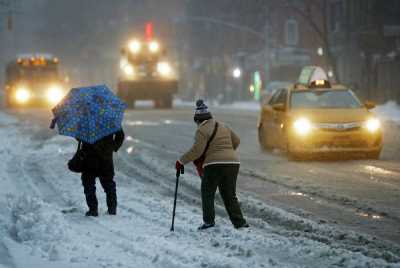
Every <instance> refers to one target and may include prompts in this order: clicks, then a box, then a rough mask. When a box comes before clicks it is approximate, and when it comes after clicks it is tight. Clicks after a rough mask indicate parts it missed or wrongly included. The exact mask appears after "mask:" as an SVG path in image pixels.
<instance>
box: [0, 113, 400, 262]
mask: <svg viewBox="0 0 400 268" xmlns="http://www.w3.org/2000/svg"><path fill="white" fill-rule="evenodd" d="M38 113H40V112H38ZM29 116H31V115H29V113H26V114H24V116H21V113H19V114H17V116H15V115H7V114H4V113H0V139H1V145H0V156H1V160H2V161H0V170H1V172H0V267H1V268H3V267H7V268H8V267H18V268H19V267H45V268H47V267H330V266H334V267H400V247H399V246H398V245H396V244H392V243H390V242H385V241H384V240H382V239H379V237H378V238H376V237H373V236H370V235H366V234H362V233H358V232H354V231H350V230H349V228H347V226H345V225H342V224H333V223H332V222H329V221H326V220H317V217H313V216H310V215H308V214H309V213H307V209H309V211H313V209H312V206H316V205H312V204H314V203H317V201H318V202H321V203H322V205H324V202H325V203H329V204H331V203H333V204H335V205H336V206H338V207H340V208H346V207H347V206H344V205H343V206H341V205H340V202H336V201H338V200H336V201H335V198H339V197H341V196H344V197H347V198H348V195H351V194H355V193H357V192H358V191H356V189H353V190H351V189H349V191H348V192H346V191H344V192H340V191H343V189H342V188H343V187H344V186H343V185H344V184H345V183H346V182H340V180H341V178H342V177H344V176H349V174H352V172H354V174H355V175H354V177H352V178H349V179H351V180H354V182H353V184H354V185H357V186H360V187H364V190H365V191H368V190H369V189H370V187H372V186H371V185H368V183H367V182H364V181H361V179H360V178H361V175H360V174H363V173H362V172H364V173H365V171H363V167H364V165H367V164H368V165H370V166H373V167H375V168H377V167H381V169H382V170H384V171H387V170H389V171H392V172H399V170H398V166H397V167H396V166H395V163H398V162H396V161H397V160H393V159H395V158H390V159H387V160H385V161H382V163H381V162H379V161H378V162H367V163H365V162H363V161H354V162H353V161H351V162H350V163H348V162H344V163H340V162H339V163H337V162H334V163H331V162H328V163H288V162H287V160H286V159H285V158H284V156H282V155H280V154H279V153H278V154H265V153H262V152H260V150H259V149H258V147H257V146H256V142H255V141H254V140H253V139H254V137H255V131H254V126H253V127H251V126H252V124H253V123H254V122H253V121H254V120H255V117H254V116H253V115H252V114H246V113H240V114H237V115H232V114H231V113H230V112H225V113H220V114H218V116H220V117H221V118H222V119H223V120H224V121H227V122H228V123H229V124H231V125H232V126H233V127H234V128H237V130H238V132H239V133H240V134H241V136H242V140H243V143H242V146H243V147H242V149H241V157H242V162H243V165H242V166H243V169H242V172H241V175H240V178H239V180H240V192H239V199H240V200H241V202H242V205H243V208H244V212H245V214H246V216H247V218H248V220H249V222H250V224H251V226H252V227H251V228H250V229H247V230H235V229H233V228H232V226H231V225H230V223H229V221H228V220H227V216H226V213H225V211H224V209H223V207H222V203H221V201H220V200H218V206H217V214H218V216H217V217H218V218H217V227H216V228H215V229H214V230H210V231H207V232H198V231H197V230H196V228H197V226H198V225H199V224H200V223H201V211H200V199H199V185H200V182H199V179H198V178H197V177H196V176H195V175H194V173H193V171H192V170H191V169H190V168H188V172H186V174H185V175H184V176H183V178H182V181H181V184H180V192H179V200H178V208H177V218H176V231H175V233H171V232H170V231H169V227H170V220H171V209H172V198H173V190H174V186H175V185H174V183H175V172H174V170H173V168H172V167H173V163H174V160H175V159H176V157H177V156H178V154H179V153H180V152H182V151H183V150H184V149H185V148H186V147H187V146H188V145H189V144H190V143H191V142H192V132H193V127H194V126H193V124H192V121H191V120H192V118H191V116H192V115H191V112H190V111H189V110H175V111H147V110H145V111H134V112H129V113H128V114H127V116H126V120H125V129H126V132H127V141H126V143H125V145H124V147H123V150H122V151H120V152H119V153H118V155H117V157H116V166H117V170H118V172H117V176H116V178H117V185H118V197H119V214H118V216H117V217H111V216H107V215H106V213H105V211H106V210H105V200H104V199H105V198H104V194H103V193H102V192H101V190H98V197H99V201H100V207H101V214H102V215H101V216H100V217H99V218H96V219H92V218H86V217H84V216H82V215H83V213H84V211H85V209H86V208H85V204H84V197H83V193H82V192H83V190H82V187H81V185H80V179H79V176H77V175H76V174H71V173H69V172H68V171H67V169H66V161H67V159H69V158H70V157H71V155H72V154H73V152H74V150H75V144H74V142H73V141H72V140H71V139H69V138H65V137H59V136H53V135H52V133H51V132H50V131H49V130H48V129H47V127H46V126H47V124H48V121H45V122H44V121H41V120H39V119H37V118H46V116H43V114H42V115H41V116H38V117H34V116H31V117H30V118H29V120H22V119H21V118H27V117H29ZM387 155H389V154H387ZM387 155H385V156H384V157H388V156H387ZM356 166H359V167H360V170H353V171H352V172H350V170H351V169H354V168H355V167H356ZM339 168H340V170H338V169H339ZM396 168H397V169H396ZM296 170H297V175H298V176H297V177H301V179H298V180H297V181H296V179H295V178H297V177H296V176H295V174H296V173H295V171H296ZM333 170H336V171H337V172H338V175H337V176H335V174H334V173H333ZM368 172H369V173H368ZM379 172H383V171H381V170H379V171H376V170H374V169H373V168H371V170H370V171H367V172H366V173H365V174H366V176H367V175H368V174H373V175H374V176H376V177H374V178H376V179H375V182H374V183H375V187H378V186H379V185H380V184H378V182H380V183H381V184H383V185H386V184H388V186H387V187H389V188H390V187H391V188H392V189H393V193H391V192H389V191H387V192H383V193H382V194H383V195H384V196H383V197H385V196H386V197H387V198H392V199H393V200H392V201H393V202H396V201H397V203H398V201H399V200H400V198H398V190H399V189H398V188H397V187H398V184H397V183H398V182H397V180H398V179H399V177H398V176H397V175H398V174H399V173H393V174H394V175H393V174H386V175H379ZM312 174H314V175H313V176H314V177H312V178H308V177H307V176H308V175H309V176H312ZM321 174H322V175H321ZM327 174H329V176H330V178H329V179H330V180H335V179H336V180H337V181H338V184H339V186H338V187H337V189H334V183H332V182H331V183H328V182H326V181H325V182H323V181H322V180H321V178H319V177H321V176H322V177H324V176H327ZM278 175H279V176H278ZM318 178H319V179H318ZM327 179H328V178H327ZM367 179H369V180H371V181H374V180H373V179H371V177H368V176H367ZM274 180H275V181H274ZM311 180H314V181H315V184H313V185H310V184H311V183H310V181H311ZM323 183H327V185H326V187H327V189H326V191H322V189H321V188H322V187H321V185H322V184H323ZM362 183H365V184H366V186H363V184H362ZM300 184H304V186H301V187H302V188H299V187H297V186H298V185H300ZM265 185H267V186H270V187H271V188H270V189H269V190H270V192H263V191H262V189H263V187H265ZM313 187H314V188H313ZM379 187H381V186H379ZM310 189H314V191H315V192H316V193H315V194H311V193H309V192H310ZM379 189H382V190H384V191H386V188H384V187H383V188H379ZM335 190H337V191H339V192H337V193H336V194H337V196H333V195H332V192H333V191H335ZM265 191H268V189H265ZM391 194H392V195H391ZM395 194H397V199H396V195H395ZM264 195H265V196H264ZM359 195H360V196H355V197H354V199H356V201H357V202H359V203H360V204H361V205H364V203H365V202H367V203H368V205H369V202H372V201H371V200H374V201H375V202H376V203H377V205H376V206H374V207H372V209H373V210H381V209H382V206H383V205H382V203H379V202H378V201H379V200H376V199H378V198H376V199H374V198H369V199H368V198H367V197H366V196H365V195H366V193H364V198H365V199H362V198H361V197H362V194H361V193H359ZM273 196H276V198H275V199H274V198H273ZM282 197H286V198H287V200H289V201H290V202H292V203H293V207H294V208H296V206H295V203H299V204H301V203H303V204H305V207H304V211H303V213H300V210H298V209H292V208H290V206H289V204H290V202H283V201H282V200H283V198H282ZM328 197H329V198H331V199H332V200H331V201H330V200H329V198H328ZM310 198H314V199H313V200H312V202H311V203H310V204H309V205H306V203H305V202H307V201H304V200H308V199H310ZM310 200H311V199H310ZM267 202H269V203H267ZM382 202H384V200H382ZM385 202H386V201H385ZM357 204H358V203H357ZM384 204H387V203H384ZM286 205H287V206H286ZM353 205H354V204H353V203H350V204H349V206H348V211H350V212H349V213H353V212H352V211H353V210H352V209H353ZM388 209H389V211H390V213H392V212H391V211H392V209H393V207H389V208H388ZM318 210H320V208H319V209H317V208H316V211H318ZM332 211H333V210H332ZM360 211H364V207H363V206H361V209H360ZM343 213H347V212H346V210H345V209H344V210H343ZM372 214H373V213H371V215H372ZM387 215H389V214H387ZM317 216H320V215H317ZM321 217H322V216H321ZM368 217H369V216H366V217H365V218H368ZM381 217H383V218H385V216H381ZM328 218H329V217H328ZM361 218H362V217H361ZM374 221H375V220H374ZM397 223H398V222H397ZM393 228H394V227H393ZM354 229H357V228H354Z"/></svg>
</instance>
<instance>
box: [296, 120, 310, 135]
mask: <svg viewBox="0 0 400 268" xmlns="http://www.w3.org/2000/svg"><path fill="white" fill-rule="evenodd" d="M293 127H294V129H295V131H296V133H297V134H299V135H301V136H305V135H307V134H309V133H310V131H311V130H312V124H311V122H310V120H308V119H307V118H300V119H297V120H296V121H295V122H294V124H293Z"/></svg>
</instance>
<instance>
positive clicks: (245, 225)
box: [235, 223, 250, 229]
mask: <svg viewBox="0 0 400 268" xmlns="http://www.w3.org/2000/svg"><path fill="white" fill-rule="evenodd" d="M242 228H250V225H249V224H248V223H244V224H241V225H236V226H235V229H242Z"/></svg>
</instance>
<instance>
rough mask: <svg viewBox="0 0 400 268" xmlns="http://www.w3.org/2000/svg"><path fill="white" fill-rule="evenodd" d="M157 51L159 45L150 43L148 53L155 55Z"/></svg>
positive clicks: (153, 42)
mask: <svg viewBox="0 0 400 268" xmlns="http://www.w3.org/2000/svg"><path fill="white" fill-rule="evenodd" d="M159 49H160V45H159V44H158V43H157V42H155V41H152V42H150V43H149V50H150V52H152V53H156V52H158V50H159Z"/></svg>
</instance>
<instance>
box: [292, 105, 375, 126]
mask: <svg viewBox="0 0 400 268" xmlns="http://www.w3.org/2000/svg"><path fill="white" fill-rule="evenodd" d="M371 115H372V113H371V112H369V111H368V110H367V109H365V108H359V109H295V110H291V111H290V112H289V116H290V117H291V119H296V118H307V119H308V120H310V121H311V122H315V123H350V122H361V121H365V120H367V119H368V118H370V117H371Z"/></svg>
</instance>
